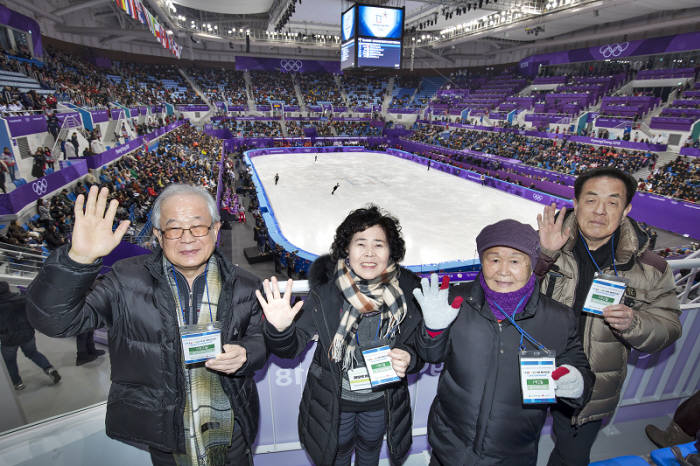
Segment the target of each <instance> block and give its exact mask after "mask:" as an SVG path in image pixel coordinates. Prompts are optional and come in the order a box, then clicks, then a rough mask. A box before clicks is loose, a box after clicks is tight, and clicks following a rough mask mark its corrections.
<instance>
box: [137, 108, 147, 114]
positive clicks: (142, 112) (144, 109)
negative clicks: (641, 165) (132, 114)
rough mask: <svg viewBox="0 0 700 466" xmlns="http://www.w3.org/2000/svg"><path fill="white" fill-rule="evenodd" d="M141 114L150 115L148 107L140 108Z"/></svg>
mask: <svg viewBox="0 0 700 466" xmlns="http://www.w3.org/2000/svg"><path fill="white" fill-rule="evenodd" d="M139 113H140V114H141V115H146V114H148V107H145V106H144V107H139Z"/></svg>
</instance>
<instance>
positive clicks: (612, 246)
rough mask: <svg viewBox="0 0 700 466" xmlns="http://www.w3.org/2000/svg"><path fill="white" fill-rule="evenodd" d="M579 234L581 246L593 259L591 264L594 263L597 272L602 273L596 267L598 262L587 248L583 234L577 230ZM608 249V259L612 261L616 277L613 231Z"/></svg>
mask: <svg viewBox="0 0 700 466" xmlns="http://www.w3.org/2000/svg"><path fill="white" fill-rule="evenodd" d="M578 234H579V236H581V241H583V246H584V247H585V248H586V252H587V253H588V257H590V258H591V260H592V261H593V265H595V268H596V269H598V273H599V274H601V275H603V271H602V270H600V267H598V263H597V262H596V261H595V259H593V254H591V250H590V249H588V243H586V239H585V238H584V237H583V234H582V233H581V231H580V230H579V232H578ZM610 249H611V256H612V257H611V258H610V261H611V262H612V266H613V270H614V271H615V276H616V277H617V267H616V266H615V233H613V234H612V237H611V238H610Z"/></svg>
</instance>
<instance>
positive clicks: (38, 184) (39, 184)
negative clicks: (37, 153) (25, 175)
mask: <svg viewBox="0 0 700 466" xmlns="http://www.w3.org/2000/svg"><path fill="white" fill-rule="evenodd" d="M48 187H49V184H48V183H47V182H46V180H45V179H43V178H42V179H40V180H36V181H35V182H34V183H32V191H34V194H36V195H37V196H43V195H44V194H46V190H47V189H48Z"/></svg>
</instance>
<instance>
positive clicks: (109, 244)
mask: <svg viewBox="0 0 700 466" xmlns="http://www.w3.org/2000/svg"><path fill="white" fill-rule="evenodd" d="M108 197H109V190H108V189H107V188H102V189H101V190H99V193H98V188H97V186H91V187H90V192H88V195H87V200H85V196H84V195H82V194H80V195H78V198H77V199H76V200H75V207H74V214H75V225H74V226H73V237H72V240H71V248H70V251H68V256H69V257H70V258H71V259H72V260H74V261H75V262H78V263H81V264H91V263H93V262H95V260H97V259H99V258H100V257H104V256H106V255H107V254H109V253H110V252H112V251H113V250H114V248H116V247H117V245H118V244H119V242H120V241H121V240H122V237H123V236H124V234H125V233H126V230H127V229H128V228H129V221H128V220H124V221H122V222H120V223H119V226H118V227H117V229H116V230H114V231H112V225H113V223H114V216H115V214H116V213H117V207H118V206H119V202H118V201H117V200H116V199H112V200H111V201H110V203H109V207H108V206H107V198H108Z"/></svg>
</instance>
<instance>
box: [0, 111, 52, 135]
mask: <svg viewBox="0 0 700 466" xmlns="http://www.w3.org/2000/svg"><path fill="white" fill-rule="evenodd" d="M5 121H7V126H9V128H10V134H11V135H12V137H13V138H17V137H20V136H26V135H28V134H36V133H44V132H46V131H47V129H46V117H45V116H44V114H43V113H39V114H36V115H23V116H8V117H5Z"/></svg>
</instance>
